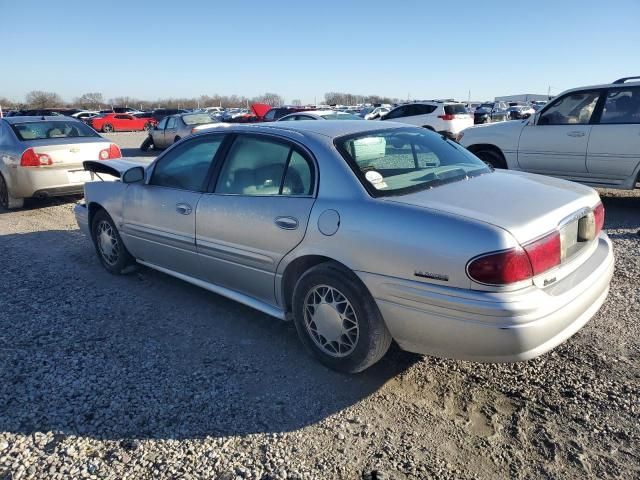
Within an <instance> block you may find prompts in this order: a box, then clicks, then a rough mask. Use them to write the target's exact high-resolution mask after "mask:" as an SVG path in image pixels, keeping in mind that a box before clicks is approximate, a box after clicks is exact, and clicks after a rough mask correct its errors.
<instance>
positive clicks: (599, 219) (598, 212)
mask: <svg viewBox="0 0 640 480" xmlns="http://www.w3.org/2000/svg"><path fill="white" fill-rule="evenodd" d="M593 217H594V219H595V221H596V235H595V236H596V237H597V236H598V235H600V232H601V231H602V228H603V227H604V205H602V202H600V203H599V204H598V205H596V206H595V208H594V209H593Z"/></svg>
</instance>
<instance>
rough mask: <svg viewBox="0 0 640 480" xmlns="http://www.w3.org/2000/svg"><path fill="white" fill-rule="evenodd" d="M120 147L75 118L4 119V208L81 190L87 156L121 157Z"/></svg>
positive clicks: (0, 170)
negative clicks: (35, 198) (30, 198)
mask: <svg viewBox="0 0 640 480" xmlns="http://www.w3.org/2000/svg"><path fill="white" fill-rule="evenodd" d="M120 157H121V154H120V149H119V148H118V146H117V145H115V144H113V143H111V142H109V140H107V139H106V138H103V137H101V136H100V135H99V134H98V133H96V131H95V130H93V129H92V128H90V127H88V126H87V125H85V124H84V123H82V122H81V121H79V120H76V119H74V118H71V117H64V116H53V117H9V118H0V208H5V209H8V208H20V207H22V205H23V203H24V199H25V198H29V197H51V196H57V195H70V194H77V193H82V190H83V185H84V182H85V181H87V180H91V176H90V174H89V172H86V171H85V170H84V168H83V167H82V162H83V161H84V160H110V159H113V158H120Z"/></svg>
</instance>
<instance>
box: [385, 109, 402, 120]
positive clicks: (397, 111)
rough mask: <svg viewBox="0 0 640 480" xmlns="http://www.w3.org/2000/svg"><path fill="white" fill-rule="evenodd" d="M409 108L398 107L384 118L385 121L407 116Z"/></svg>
mask: <svg viewBox="0 0 640 480" xmlns="http://www.w3.org/2000/svg"><path fill="white" fill-rule="evenodd" d="M406 111H407V107H398V108H395V109H393V110H391V111H390V112H389V113H387V114H386V115H385V117H384V119H385V120H391V119H392V118H400V117H404V116H406V113H405V112H406Z"/></svg>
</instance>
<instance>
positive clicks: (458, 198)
mask: <svg viewBox="0 0 640 480" xmlns="http://www.w3.org/2000/svg"><path fill="white" fill-rule="evenodd" d="M383 200H384V201H390V202H397V203H405V204H409V205H415V206H419V207H423V208H429V209H433V210H439V211H442V212H446V213H450V214H453V215H459V216H462V217H467V218H472V219H475V220H479V221H482V222H485V223H489V224H492V225H495V226H497V227H500V228H502V229H504V230H507V231H508V232H509V233H511V234H512V235H513V236H514V238H515V239H516V240H517V241H518V242H519V243H520V244H524V243H527V242H529V241H531V240H534V239H536V238H538V237H540V236H541V235H544V234H546V233H549V232H551V231H552V230H554V229H556V228H557V227H558V225H559V224H560V223H561V222H562V221H563V220H566V219H568V218H570V217H571V216H572V215H576V214H579V213H580V212H582V211H584V210H585V209H591V208H593V207H594V206H595V205H596V204H597V203H598V202H599V196H598V194H597V193H596V191H595V190H593V189H592V188H589V187H586V186H584V185H579V184H577V183H571V182H567V181H565V180H559V179H555V178H551V177H545V176H542V175H533V174H528V173H523V172H513V171H501V170H499V171H495V172H492V173H490V174H486V175H480V176H478V177H473V178H470V179H469V180H463V181H459V182H455V183H450V184H445V185H441V186H439V187H436V188H433V189H429V190H423V191H420V192H416V193H412V194H408V195H402V196H398V197H387V198H384V199H383Z"/></svg>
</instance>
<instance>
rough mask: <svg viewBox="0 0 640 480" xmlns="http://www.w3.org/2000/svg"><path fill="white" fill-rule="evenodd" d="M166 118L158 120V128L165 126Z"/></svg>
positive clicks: (161, 128) (162, 128)
mask: <svg viewBox="0 0 640 480" xmlns="http://www.w3.org/2000/svg"><path fill="white" fill-rule="evenodd" d="M167 120H168V119H167V118H166V117H165V118H163V119H162V120H160V123H159V124H158V130H164V129H165V127H166V126H167Z"/></svg>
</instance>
